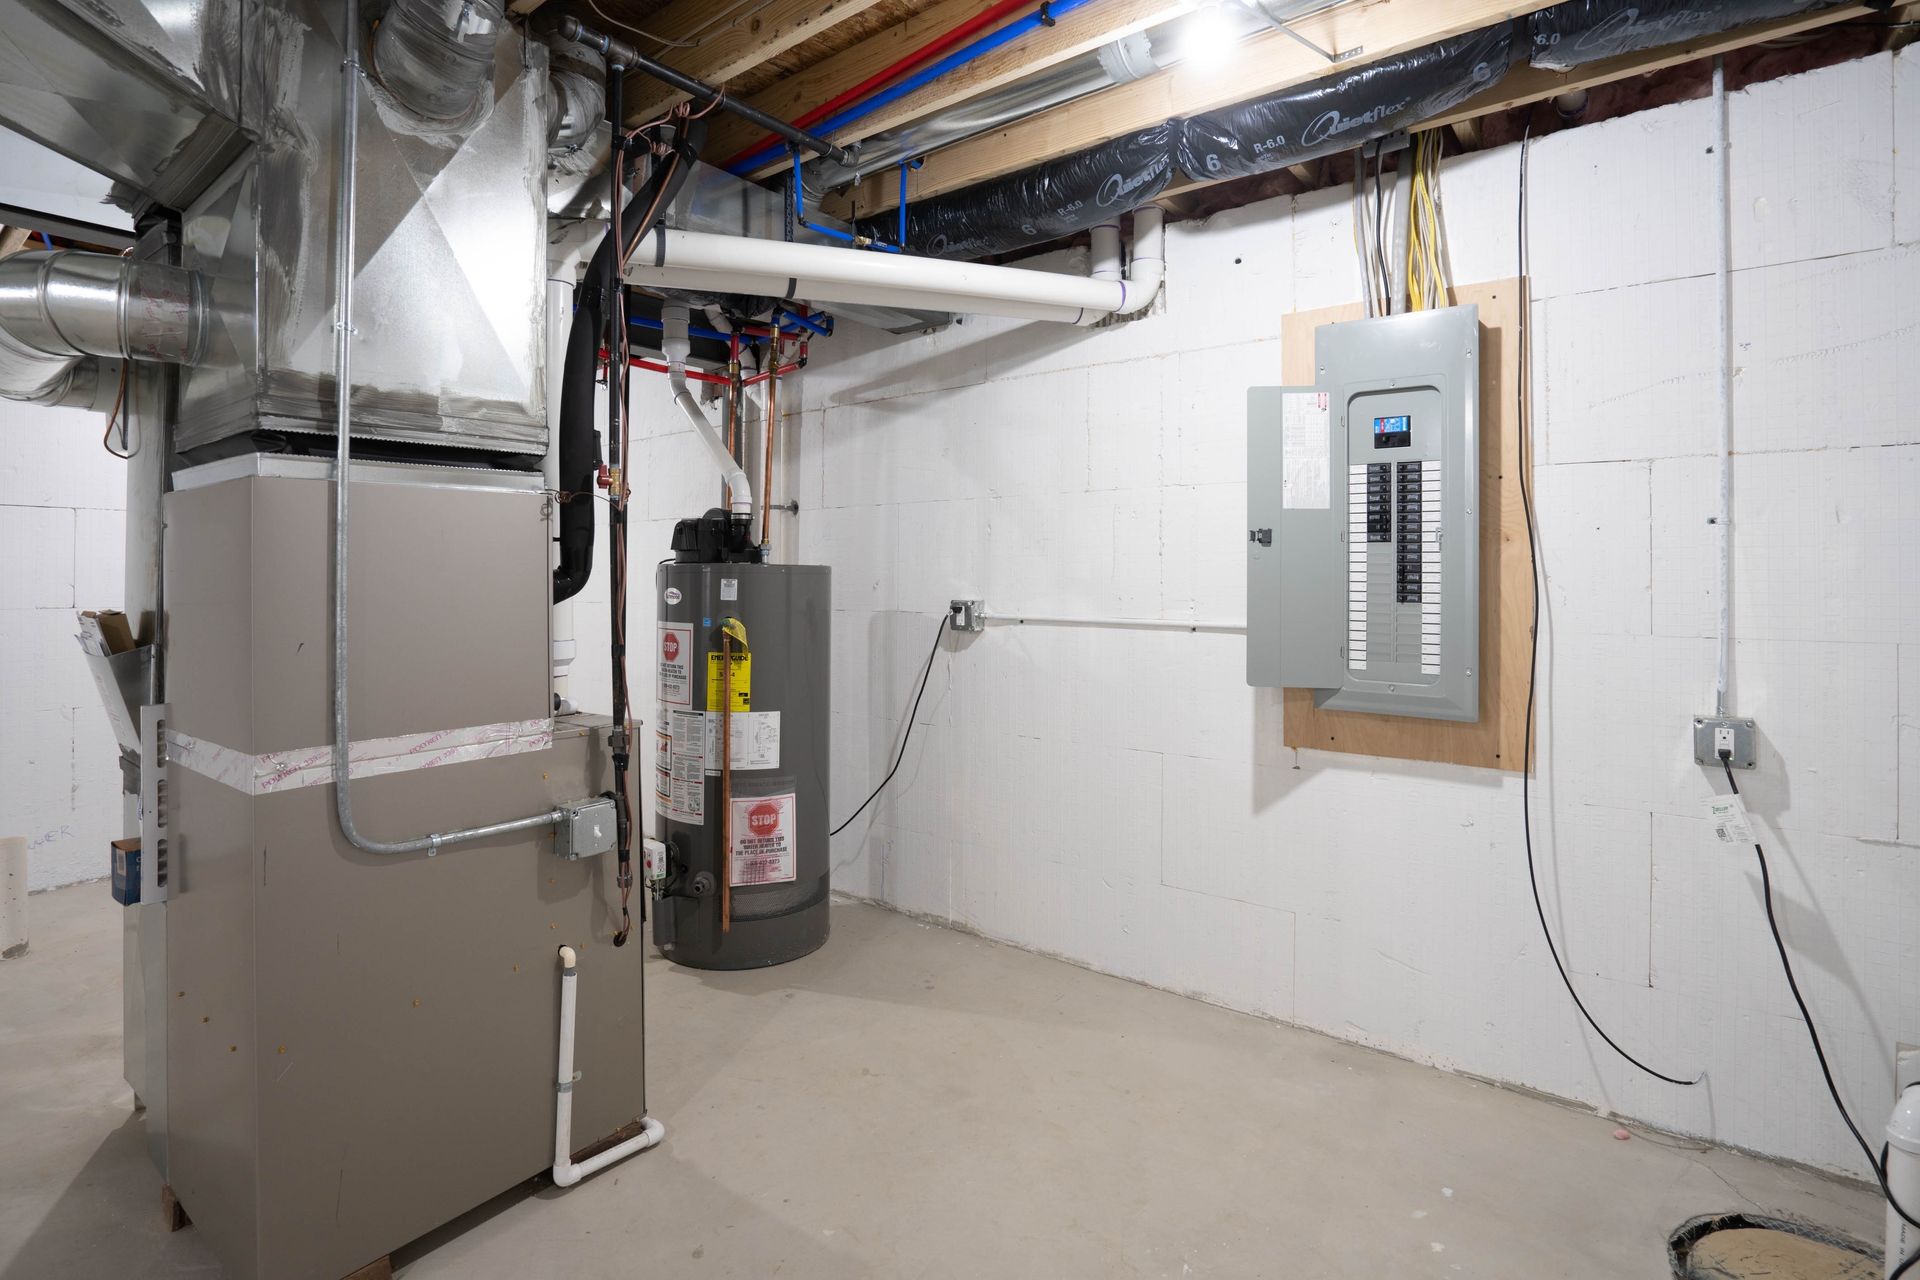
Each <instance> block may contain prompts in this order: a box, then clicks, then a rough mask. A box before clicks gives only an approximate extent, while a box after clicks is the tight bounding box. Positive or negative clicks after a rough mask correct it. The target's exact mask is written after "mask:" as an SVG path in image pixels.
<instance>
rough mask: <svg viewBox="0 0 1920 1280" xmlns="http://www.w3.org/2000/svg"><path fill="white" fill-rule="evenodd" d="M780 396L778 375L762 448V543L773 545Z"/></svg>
mask: <svg viewBox="0 0 1920 1280" xmlns="http://www.w3.org/2000/svg"><path fill="white" fill-rule="evenodd" d="M779 371H780V344H779V343H777V342H776V343H775V344H774V347H773V373H774V374H775V375H778V373H779ZM779 396H780V379H779V377H778V376H773V377H769V378H768V379H767V440H766V443H765V444H764V445H762V446H761V449H760V545H761V546H763V547H765V546H769V545H771V531H772V526H773V417H774V412H775V410H774V402H775V401H776V400H777V399H779Z"/></svg>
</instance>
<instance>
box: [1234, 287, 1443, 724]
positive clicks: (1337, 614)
mask: <svg viewBox="0 0 1920 1280" xmlns="http://www.w3.org/2000/svg"><path fill="white" fill-rule="evenodd" d="M1314 369H1315V373H1316V376H1317V382H1316V384H1315V385H1314V386H1311V387H1253V388H1250V389H1249V390H1248V392H1247V517H1248V519H1247V683H1248V684H1250V685H1263V686H1286V687H1293V688H1306V689H1312V690H1313V691H1314V701H1315V703H1316V705H1319V706H1322V707H1327V708H1330V709H1333V710H1339V711H1363V712H1373V713H1376V714H1381V715H1396V716H1423V717H1426V718H1429V719H1437V720H1462V721H1472V720H1477V719H1479V717H1480V677H1479V669H1480V324H1479V312H1478V309H1477V308H1475V307H1471V306H1465V307H1447V308H1443V309H1439V310H1433V311H1414V312H1407V313H1404V314H1401V315H1394V316H1383V317H1380V318H1378V319H1372V320H1355V321H1351V322H1347V323H1343V324H1329V325H1322V326H1321V327H1320V328H1319V330H1318V331H1317V332H1316V333H1315V340H1314Z"/></svg>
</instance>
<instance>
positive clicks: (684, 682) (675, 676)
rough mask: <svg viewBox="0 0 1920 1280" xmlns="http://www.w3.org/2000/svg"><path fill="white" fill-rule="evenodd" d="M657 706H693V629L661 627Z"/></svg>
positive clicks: (662, 625)
mask: <svg viewBox="0 0 1920 1280" xmlns="http://www.w3.org/2000/svg"><path fill="white" fill-rule="evenodd" d="M659 657H660V705H661V706H663V707H691V706H692V705H693V628H692V627H675V626H668V625H667V624H665V623H662V624H661V626H660V654H659Z"/></svg>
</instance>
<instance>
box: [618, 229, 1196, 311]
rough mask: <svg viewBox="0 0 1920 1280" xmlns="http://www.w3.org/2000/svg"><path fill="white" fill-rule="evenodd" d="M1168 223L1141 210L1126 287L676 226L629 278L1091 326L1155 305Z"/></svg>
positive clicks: (656, 233)
mask: <svg viewBox="0 0 1920 1280" xmlns="http://www.w3.org/2000/svg"><path fill="white" fill-rule="evenodd" d="M1161 225H1162V224H1161V213H1160V210H1159V209H1157V208H1151V207H1148V208H1142V209H1140V210H1138V211H1136V212H1135V215H1134V228H1135V252H1134V259H1135V270H1134V272H1133V273H1132V278H1130V279H1126V280H1114V279H1088V278H1086V277H1084V276H1070V275H1062V274H1059V273H1057V272H1051V271H1028V270H1023V269H1021V268H1018V267H997V266H986V265H982V264H980V263H974V262H947V261H944V260H942V259H938V258H922V257H918V256H915V255H913V254H903V253H880V252H876V251H873V250H866V249H837V248H834V247H832V246H830V245H817V244H795V243H793V242H791V241H785V240H764V239H759V238H756V237H751V236H722V235H711V234H709V233H707V232H702V231H680V230H675V229H673V228H669V227H656V228H654V230H653V231H652V232H650V233H649V234H648V235H646V236H645V237H643V238H642V240H641V241H640V244H639V245H638V247H637V248H635V250H634V252H633V256H632V258H631V259H630V260H629V262H628V267H627V280H628V282H629V283H632V284H644V285H651V286H654V287H658V288H676V289H705V290H708V291H719V292H732V293H755V294H761V295H766V296H772V297H782V298H805V299H807V300H808V301H811V302H824V303H835V302H838V303H864V304H871V305H882V306H904V307H919V308H925V309H929V310H940V311H960V312H970V313H978V314H985V315H1003V316H1012V317H1014V318H1017V319H1035V320H1058V321H1065V322H1069V323H1072V322H1089V321H1092V320H1098V319H1100V318H1102V317H1104V316H1108V315H1112V314H1115V313H1120V314H1130V313H1132V312H1135V311H1139V310H1141V309H1143V308H1145V307H1146V306H1147V305H1148V304H1149V303H1151V302H1152V301H1153V298H1154V295H1155V294H1157V293H1158V292H1159V289H1160V283H1161V279H1162V277H1163V275H1164V272H1165V263H1164V258H1165V252H1164V248H1163V236H1162V232H1161Z"/></svg>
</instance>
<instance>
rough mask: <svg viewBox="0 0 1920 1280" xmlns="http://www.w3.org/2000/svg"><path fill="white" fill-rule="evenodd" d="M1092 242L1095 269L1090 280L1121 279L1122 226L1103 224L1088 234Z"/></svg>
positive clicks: (1113, 223) (1090, 273) (1109, 223)
mask: <svg viewBox="0 0 1920 1280" xmlns="http://www.w3.org/2000/svg"><path fill="white" fill-rule="evenodd" d="M1087 239H1088V240H1089V241H1090V242H1091V248H1092V251H1093V252H1092V264H1093V269H1092V270H1090V271H1088V272H1087V278H1088V279H1089V280H1118V279H1120V224H1119V223H1117V222H1103V223H1101V224H1100V225H1099V226H1097V227H1095V228H1094V229H1093V230H1091V231H1089V232H1088V233H1087Z"/></svg>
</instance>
